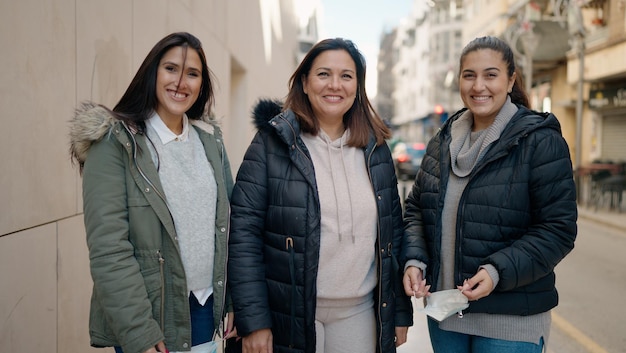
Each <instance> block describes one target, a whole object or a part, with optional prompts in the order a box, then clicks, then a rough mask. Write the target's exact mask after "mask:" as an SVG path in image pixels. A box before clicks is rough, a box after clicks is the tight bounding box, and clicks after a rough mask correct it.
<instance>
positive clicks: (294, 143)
mask: <svg viewBox="0 0 626 353" xmlns="http://www.w3.org/2000/svg"><path fill="white" fill-rule="evenodd" d="M280 118H281V119H283V120H284V121H285V123H287V126H289V128H290V129H291V132H292V133H293V145H294V146H295V148H297V149H298V151H300V153H302V154H303V155H304V156H305V157H306V158H307V159H308V160H309V161H311V158H309V155H308V154H306V153H304V151H303V150H302V148H300V145H298V134H296V130H295V129H294V128H293V126H292V125H291V123H290V122H289V121H288V120H287V119H285V118H284V117H283V115H282V114H281V115H280ZM311 162H313V161H311Z"/></svg>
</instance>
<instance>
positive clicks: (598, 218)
mask: <svg viewBox="0 0 626 353" xmlns="http://www.w3.org/2000/svg"><path fill="white" fill-rule="evenodd" d="M578 219H587V220H590V221H594V222H596V223H600V224H603V225H606V226H609V227H613V228H617V229H620V230H622V231H623V232H624V235H626V212H618V211H617V210H607V209H603V208H599V209H598V210H596V209H595V208H594V207H586V206H578Z"/></svg>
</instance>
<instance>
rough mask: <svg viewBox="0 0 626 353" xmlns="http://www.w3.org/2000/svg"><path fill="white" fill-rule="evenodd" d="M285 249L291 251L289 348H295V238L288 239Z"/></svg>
mask: <svg viewBox="0 0 626 353" xmlns="http://www.w3.org/2000/svg"><path fill="white" fill-rule="evenodd" d="M285 248H286V249H287V251H289V275H290V276H291V316H290V319H291V320H290V321H291V327H290V328H289V348H293V347H294V344H293V338H294V330H295V327H296V303H295V300H296V293H297V292H296V267H295V251H294V248H293V238H292V237H288V238H287V240H285Z"/></svg>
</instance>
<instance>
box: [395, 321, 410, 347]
mask: <svg viewBox="0 0 626 353" xmlns="http://www.w3.org/2000/svg"><path fill="white" fill-rule="evenodd" d="M408 331H409V328H408V327H405V326H396V347H399V346H400V345H402V344H404V343H405V342H406V335H407V332H408Z"/></svg>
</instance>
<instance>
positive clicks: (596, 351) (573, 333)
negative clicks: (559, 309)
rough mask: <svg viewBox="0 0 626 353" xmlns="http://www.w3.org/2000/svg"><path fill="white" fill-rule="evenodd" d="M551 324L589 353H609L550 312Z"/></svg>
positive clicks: (557, 315)
mask: <svg viewBox="0 0 626 353" xmlns="http://www.w3.org/2000/svg"><path fill="white" fill-rule="evenodd" d="M552 323H553V324H554V325H555V326H557V327H558V328H559V329H560V330H561V331H563V332H564V333H565V334H566V335H568V336H570V337H571V338H572V339H574V341H576V342H578V343H579V344H580V345H581V346H583V347H585V349H586V350H587V351H588V352H590V353H609V352H608V351H607V350H606V349H604V348H602V347H601V346H600V345H599V344H597V343H596V342H595V341H594V340H592V339H591V338H589V336H587V335H585V334H584V333H583V332H582V331H580V330H579V329H577V328H576V327H574V325H572V324H570V323H569V322H568V321H567V320H565V319H564V318H563V317H561V316H560V315H559V314H557V313H556V312H555V311H554V310H552Z"/></svg>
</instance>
